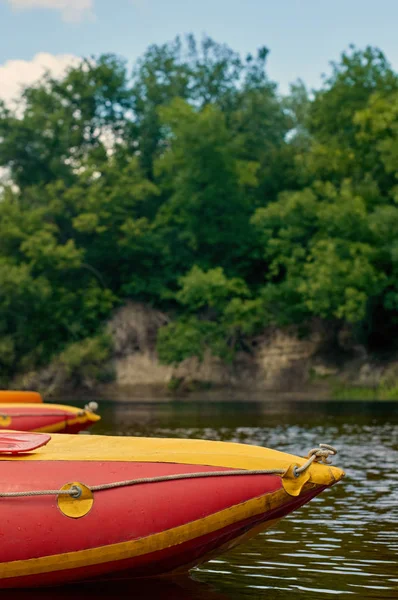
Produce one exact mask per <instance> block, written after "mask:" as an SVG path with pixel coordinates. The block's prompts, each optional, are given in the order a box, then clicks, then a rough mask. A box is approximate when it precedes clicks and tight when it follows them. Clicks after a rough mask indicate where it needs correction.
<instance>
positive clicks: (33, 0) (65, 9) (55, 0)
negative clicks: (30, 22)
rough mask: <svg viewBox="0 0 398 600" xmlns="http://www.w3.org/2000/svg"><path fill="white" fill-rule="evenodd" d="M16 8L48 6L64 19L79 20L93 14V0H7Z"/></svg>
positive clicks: (25, 8) (27, 8)
mask: <svg viewBox="0 0 398 600" xmlns="http://www.w3.org/2000/svg"><path fill="white" fill-rule="evenodd" d="M7 1H8V3H9V4H11V6H12V7H13V8H15V9H17V10H29V9H32V8H48V9H52V10H58V11H59V12H60V13H61V15H62V18H63V20H64V21H68V22H75V23H76V22H79V21H82V20H83V19H84V18H90V17H93V16H94V13H93V8H94V0H7Z"/></svg>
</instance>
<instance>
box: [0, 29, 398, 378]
mask: <svg viewBox="0 0 398 600" xmlns="http://www.w3.org/2000/svg"><path fill="white" fill-rule="evenodd" d="M267 53H268V51H267V49H266V48H262V49H260V50H259V51H258V53H257V54H256V55H255V56H248V57H247V58H246V59H245V60H242V59H241V58H240V56H238V55H237V54H236V53H234V52H233V51H232V50H230V49H229V48H228V47H226V46H223V45H219V44H217V43H215V42H214V41H212V40H210V39H207V38H206V39H204V40H203V41H202V42H201V43H200V44H198V43H197V42H196V41H195V40H194V39H193V38H192V37H189V38H187V39H186V40H185V41H184V42H182V41H181V40H180V39H177V40H175V41H174V42H173V43H170V44H166V45H164V46H152V47H150V48H149V49H148V51H147V52H146V53H145V55H144V56H143V57H142V58H141V59H140V60H139V61H138V63H137V64H136V65H135V68H134V70H133V73H132V75H131V76H130V74H129V71H128V68H127V66H126V64H125V63H124V62H123V61H122V60H120V59H119V58H117V57H115V56H110V55H106V56H102V57H100V58H98V59H97V60H85V61H82V63H81V64H80V66H78V67H76V68H73V69H71V70H70V71H69V72H68V73H67V74H66V76H65V77H64V78H63V79H62V80H54V79H52V78H51V76H49V75H47V76H46V77H45V78H44V79H43V80H42V81H41V82H40V83H38V84H37V85H35V86H33V87H30V88H27V89H26V90H25V91H24V93H23V96H22V97H21V99H20V101H19V102H18V104H16V105H15V106H13V107H9V106H5V105H1V104H0V166H1V167H2V168H3V186H2V191H1V192H0V372H1V374H2V376H3V380H4V378H5V377H12V376H14V375H15V374H16V373H18V372H23V371H26V370H29V369H33V368H36V367H38V366H40V365H43V364H46V363H47V362H48V361H49V360H50V359H51V358H52V357H53V356H55V355H60V356H61V354H60V353H64V354H63V355H65V356H69V355H70V356H72V357H73V356H75V355H78V354H79V352H80V353H82V354H83V355H84V356H85V357H86V356H89V355H90V352H92V348H91V346H90V344H89V343H88V342H87V340H88V339H90V338H93V339H99V338H98V337H96V336H98V334H99V335H101V327H102V324H103V323H104V322H105V320H106V319H107V318H108V317H109V315H110V313H111V311H112V309H114V308H115V307H116V306H117V305H119V304H121V303H123V302H125V301H126V300H127V299H133V300H138V301H142V302H146V303H150V304H152V305H156V306H157V307H160V308H163V309H164V310H167V311H169V312H170V313H171V314H173V315H174V317H175V318H174V320H173V321H172V322H171V323H170V324H169V325H168V326H167V327H165V328H164V329H162V330H161V331H160V335H159V340H158V350H159V355H160V358H161V360H163V361H164V362H168V363H173V362H179V361H181V360H183V359H184V358H185V357H187V356H190V355H196V356H198V357H202V356H203V354H204V352H205V351H206V350H208V349H210V351H211V352H213V353H214V354H216V355H219V356H221V357H223V358H224V359H225V360H229V359H231V358H232V357H233V355H234V352H235V351H236V349H238V348H243V349H244V348H246V347H247V339H248V337H249V336H251V335H253V334H255V333H257V332H259V331H261V329H262V328H264V326H266V325H269V324H273V325H284V324H290V323H302V322H306V320H308V319H310V318H311V317H313V316H318V317H321V318H323V319H326V320H329V321H331V322H334V323H335V324H336V330H337V329H338V328H339V326H341V325H343V324H350V325H351V326H352V328H353V330H354V331H355V334H356V335H357V336H358V337H359V338H360V339H361V341H362V342H363V343H367V344H368V345H370V346H371V347H373V348H375V349H377V348H380V347H381V346H382V345H383V347H386V346H390V347H393V346H394V343H395V340H396V338H397V333H398V319H397V316H398V312H397V311H398V279H397V274H398V180H397V176H398V75H397V74H396V73H395V72H393V71H392V69H391V68H390V66H389V64H388V62H387V61H386V59H385V57H384V56H383V54H382V53H381V52H380V51H379V50H377V49H374V48H367V49H365V50H364V51H361V50H358V49H356V48H350V49H349V51H348V52H346V53H344V54H343V55H342V57H341V59H340V61H339V62H338V63H336V64H333V65H332V73H331V75H330V77H329V78H328V79H326V80H325V81H324V84H323V86H322V88H321V89H320V90H319V91H316V92H314V94H308V93H307V91H306V89H305V87H304V85H303V84H302V83H301V82H298V83H297V84H295V85H293V86H292V88H291V94H290V95H289V97H285V98H281V97H280V96H279V95H278V93H277V89H276V86H275V84H274V83H272V82H271V81H269V79H268V77H267V74H266V70H265V65H266V59H267ZM93 347H94V346H93ZM95 347H96V346H95ZM68 348H69V350H68ZM65 352H67V353H69V354H65ZM96 352H97V351H96ZM102 353H103V350H102V346H101V348H100V351H98V355H101V356H102ZM85 360H87V359H85ZM69 362H70V361H69ZM72 362H73V361H72Z"/></svg>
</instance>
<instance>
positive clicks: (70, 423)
mask: <svg viewBox="0 0 398 600" xmlns="http://www.w3.org/2000/svg"><path fill="white" fill-rule="evenodd" d="M99 418H100V417H98V416H97V415H95V414H93V413H91V412H89V411H86V410H84V409H82V410H80V409H77V408H75V407H73V406H71V407H68V406H59V405H56V404H55V405H54V404H53V405H52V404H31V405H21V404H17V403H15V404H8V405H5V404H0V431H1V430H3V431H5V430H8V429H14V430H17V431H38V432H49V433H54V432H57V433H61V432H62V433H79V432H80V431H83V430H85V429H87V428H88V427H91V426H92V425H93V424H94V423H95V422H96V421H98V420H99Z"/></svg>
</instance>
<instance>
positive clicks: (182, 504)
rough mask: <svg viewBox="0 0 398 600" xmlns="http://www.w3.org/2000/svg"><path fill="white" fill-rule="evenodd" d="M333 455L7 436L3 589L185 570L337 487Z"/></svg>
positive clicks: (0, 456)
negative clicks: (304, 454)
mask: <svg viewBox="0 0 398 600" xmlns="http://www.w3.org/2000/svg"><path fill="white" fill-rule="evenodd" d="M334 453H335V451H334V450H333V449H332V448H331V447H328V446H324V447H322V448H319V449H315V450H313V451H311V453H310V455H309V457H307V458H299V457H297V456H294V455H289V454H284V453H282V452H277V451H274V450H269V449H267V448H259V447H256V446H246V445H242V444H231V443H224V442H210V441H202V440H179V439H156V438H151V439H145V438H127V437H106V436H68V435H53V436H45V437H43V436H42V435H40V434H26V433H25V434H24V433H15V432H14V433H8V434H6V433H3V434H1V438H0V522H1V524H2V525H1V537H2V543H1V544H0V589H5V588H18V587H38V586H49V585H58V584H64V583H73V582H77V581H81V580H86V581H97V580H101V579H104V578H109V577H118V578H120V577H130V578H131V577H151V576H157V575H163V574H169V573H173V574H174V573H181V572H186V571H188V570H189V569H191V568H192V567H194V566H196V565H198V564H200V563H202V562H204V561H206V560H208V559H209V558H211V557H214V556H216V555H218V554H220V553H222V552H225V551H226V550H228V549H230V548H232V547H234V546H236V545H237V544H239V543H241V542H242V541H245V540H247V539H248V538H250V537H252V536H254V535H256V534H257V533H258V532H259V531H262V530H263V529H265V528H267V527H271V526H273V525H275V523H277V522H278V521H279V520H280V519H281V518H282V517H284V516H285V515H287V514H289V513H290V512H292V511H293V510H295V509H297V508H299V507H300V506H302V505H303V504H305V503H307V502H309V501H310V500H311V499H312V498H314V496H317V495H318V494H319V493H321V492H322V491H323V490H325V489H326V488H327V487H329V486H331V485H333V484H334V483H336V482H337V481H339V480H340V479H341V478H342V477H343V475H344V473H343V472H342V471H341V470H340V469H337V468H335V467H331V466H329V465H328V464H321V463H320V462H319V461H322V462H324V463H325V462H327V457H328V456H329V455H330V454H334Z"/></svg>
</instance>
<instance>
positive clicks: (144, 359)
mask: <svg viewBox="0 0 398 600" xmlns="http://www.w3.org/2000/svg"><path fill="white" fill-rule="evenodd" d="M167 321H168V316H167V315H165V314H163V313H161V312H159V311H156V310H153V309H151V308H149V307H148V306H145V305H142V304H132V303H131V304H128V305H126V306H124V307H123V308H121V309H119V310H118V311H117V312H116V313H115V315H114V316H113V318H112V319H111V321H110V322H109V323H108V325H107V328H106V335H107V339H108V342H107V344H108V345H107V346H106V348H105V347H104V346H103V345H101V344H102V341H101V340H100V342H96V341H95V340H94V341H93V340H91V341H90V340H87V341H85V342H83V343H80V344H77V345H75V346H74V347H70V348H69V349H67V350H66V351H65V352H64V353H63V354H62V355H60V356H58V357H56V358H55V359H54V360H53V362H52V363H51V364H50V365H48V366H47V367H46V368H44V369H41V370H40V371H36V372H30V373H26V374H24V375H22V376H19V377H18V378H17V379H16V380H15V381H14V382H13V385H12V387H16V388H19V389H37V390H39V391H40V392H41V393H42V394H43V395H44V396H45V397H47V398H60V397H76V396H79V395H80V396H82V395H84V396H85V397H88V396H90V395H93V396H94V397H96V398H98V397H99V398H114V399H115V400H119V401H123V400H132V399H142V398H146V397H151V398H154V397H156V398H159V399H160V398H164V399H166V400H169V399H170V398H180V397H189V398H190V399H192V401H194V400H195V399H197V398H202V397H203V396H204V395H206V396H212V395H213V396H215V397H217V396H220V395H222V396H223V397H232V398H233V397H234V396H235V397H237V396H239V398H242V396H246V397H247V398H248V399H249V397H254V398H256V399H258V398H260V399H264V398H270V399H275V398H278V399H280V400H299V399H303V400H311V399H316V400H333V399H337V400H341V399H354V400H355V399H360V400H364V399H369V400H378V399H380V400H395V399H398V357H396V356H389V357H384V358H383V360H381V359H380V358H378V357H375V356H371V355H369V354H368V353H367V351H366V349H365V348H364V347H363V346H358V345H356V344H355V342H354V340H353V338H352V336H351V335H350V332H349V331H348V330H342V331H339V332H337V333H336V331H335V329H333V328H331V326H330V325H328V324H327V323H325V322H322V321H320V320H317V321H315V320H314V321H312V322H311V323H309V324H307V326H306V329H305V330H304V329H303V328H301V329H299V328H297V327H296V328H293V327H289V328H284V329H281V328H279V329H277V328H269V329H267V330H264V331H263V332H262V334H261V335H259V336H256V337H253V338H252V339H251V340H250V344H249V345H248V348H247V351H245V352H238V353H237V354H236V356H235V358H234V360H233V361H232V362H231V363H225V362H223V361H222V360H221V359H220V358H217V357H214V356H212V355H210V354H209V353H208V354H206V355H205V356H204V358H203V360H202V361H199V360H198V358H196V357H191V358H189V359H186V360H184V361H183V362H182V363H180V364H178V365H164V364H161V363H160V361H159V359H158V356H157V353H156V338H157V333H158V331H159V329H160V327H162V326H163V325H164V324H165V323H166V322H167Z"/></svg>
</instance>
